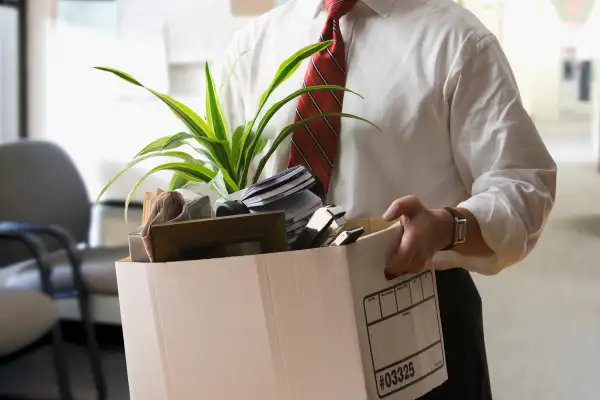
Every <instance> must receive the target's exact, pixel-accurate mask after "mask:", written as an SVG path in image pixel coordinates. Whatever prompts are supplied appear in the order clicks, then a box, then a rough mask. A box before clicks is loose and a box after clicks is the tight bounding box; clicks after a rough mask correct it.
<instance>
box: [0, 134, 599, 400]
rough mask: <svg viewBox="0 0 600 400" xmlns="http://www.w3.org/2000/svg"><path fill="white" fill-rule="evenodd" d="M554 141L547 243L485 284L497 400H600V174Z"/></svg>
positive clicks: (31, 361)
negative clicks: (555, 173) (556, 165)
mask: <svg viewBox="0 0 600 400" xmlns="http://www.w3.org/2000/svg"><path fill="white" fill-rule="evenodd" d="M547 139H548V140H547V143H549V146H548V147H549V148H550V150H551V151H552V153H553V154H554V155H555V157H556V158H557V160H558V161H559V162H560V164H561V167H560V173H559V185H558V188H559V190H558V196H557V202H556V206H555V209H554V212H553V215H552V218H551V220H550V221H549V223H548V225H547V228H546V231H545V233H544V235H543V237H542V239H541V240H540V242H539V244H538V246H537V248H536V249H535V250H534V251H533V253H532V254H531V255H530V256H529V257H528V258H527V259H526V260H525V261H524V262H522V263H521V264H519V265H516V266H514V267H512V268H510V269H508V270H506V271H505V272H503V273H502V274H500V275H498V276H495V277H480V276H477V277H476V283H477V285H478V287H479V288H480V291H481V296H482V298H483V301H484V312H485V324H486V334H487V339H486V340H487V346H488V357H489V364H490V370H491V376H492V384H493V389H494V393H495V397H494V398H495V399H496V400H521V399H523V400H537V399H540V400H541V399H543V400H559V399H560V400H563V399H570V400H571V399H572V400H595V399H598V393H600V380H599V379H598V371H600V346H599V345H598V343H599V340H600V290H599V289H598V285H599V282H600V174H598V173H596V172H595V167H594V166H592V165H591V164H590V163H589V161H590V160H588V159H586V157H585V156H582V155H581V152H580V151H579V150H574V151H572V150H569V149H580V150H581V149H582V148H585V147H586V146H588V147H589V144H587V145H586V138H585V135H581V134H574V135H573V136H571V139H572V140H570V141H569V140H567V141H565V140H564V138H563V137H560V135H556V134H552V135H548V138H547ZM561 143H562V144H561ZM582 146H583V147H582ZM68 353H69V363H70V366H71V368H72V371H73V377H72V379H73V383H74V386H75V387H76V397H77V399H86V400H87V399H94V394H93V391H92V390H91V389H90V383H89V377H88V374H87V370H86V366H87V364H85V359H84V354H83V352H82V350H81V349H80V348H79V347H77V346H75V345H72V346H70V347H69V351H68ZM49 365H50V358H49V353H48V352H47V351H45V350H40V351H38V352H37V353H36V354H33V355H31V356H29V357H27V358H25V359H22V360H20V361H19V362H17V363H15V364H13V365H11V366H10V368H1V369H0V389H1V390H0V391H5V390H11V389H15V390H16V389H17V388H27V391H28V392H35V393H38V394H40V395H42V394H43V395H46V396H49V395H51V394H52V387H51V385H52V382H53V381H52V374H51V372H52V371H51V370H50V369H49ZM104 366H105V369H106V371H107V373H108V376H109V386H110V399H111V400H125V399H127V398H128V392H127V383H126V368H125V360H124V356H123V354H122V352H119V351H117V350H114V349H113V350H105V351H104Z"/></svg>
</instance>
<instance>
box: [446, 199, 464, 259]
mask: <svg viewBox="0 0 600 400" xmlns="http://www.w3.org/2000/svg"><path fill="white" fill-rule="evenodd" d="M444 210H446V211H448V212H449V213H450V215H452V218H453V220H454V228H453V231H452V243H450V244H449V245H448V246H446V247H445V248H443V249H442V251H448V250H452V249H454V248H455V247H456V246H458V245H459V244H461V243H464V242H465V240H466V238H467V237H466V236H467V218H466V217H465V216H464V215H463V214H462V213H461V212H459V211H458V210H457V209H455V208H452V207H444Z"/></svg>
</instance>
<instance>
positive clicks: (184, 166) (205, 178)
mask: <svg viewBox="0 0 600 400" xmlns="http://www.w3.org/2000/svg"><path fill="white" fill-rule="evenodd" d="M167 170H168V171H174V172H178V173H179V174H181V175H182V176H183V177H185V178H187V179H188V180H192V181H195V182H207V183H208V182H210V181H211V180H213V178H214V177H215V175H216V172H215V171H212V170H210V169H208V168H206V167H205V166H203V165H200V164H196V163H191V162H179V163H166V164H162V165H159V166H157V167H154V168H152V169H151V170H150V171H148V172H147V173H146V174H144V176H142V177H141V178H140V179H139V180H138V181H137V183H136V184H135V186H134V187H133V188H132V189H131V191H130V192H129V194H128V195H127V199H126V200H125V219H126V220H127V210H128V208H129V203H131V199H132V198H133V196H135V193H136V192H137V190H138V189H139V187H140V185H141V184H142V183H144V181H145V180H146V179H147V178H148V177H149V176H150V175H152V174H155V173H157V172H159V171H167Z"/></svg>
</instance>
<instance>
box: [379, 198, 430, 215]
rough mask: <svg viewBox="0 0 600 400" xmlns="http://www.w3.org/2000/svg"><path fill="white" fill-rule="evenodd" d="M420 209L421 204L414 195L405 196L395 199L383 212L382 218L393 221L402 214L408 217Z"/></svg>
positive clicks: (421, 207) (417, 212)
mask: <svg viewBox="0 0 600 400" xmlns="http://www.w3.org/2000/svg"><path fill="white" fill-rule="evenodd" d="M422 209H423V206H422V205H421V202H420V201H419V199H417V198H416V197H415V196H405V197H401V198H399V199H397V200H395V201H394V202H393V203H392V204H391V205H390V206H389V208H388V209H387V211H386V212H385V213H383V218H384V219H385V220H388V221H393V220H395V219H398V218H400V217H401V216H403V215H404V216H406V217H408V218H413V217H415V216H416V215H417V214H419V213H420V212H421V211H422Z"/></svg>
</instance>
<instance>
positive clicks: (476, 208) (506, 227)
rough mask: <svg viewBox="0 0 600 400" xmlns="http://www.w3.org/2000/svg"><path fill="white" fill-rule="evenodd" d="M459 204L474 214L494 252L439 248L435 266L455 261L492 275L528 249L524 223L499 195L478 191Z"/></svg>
mask: <svg viewBox="0 0 600 400" xmlns="http://www.w3.org/2000/svg"><path fill="white" fill-rule="evenodd" d="M458 208H464V209H467V210H469V211H470V212H471V214H473V216H474V217H475V219H476V220H477V222H478V223H479V227H480V229H481V235H482V236H483V240H484V241H485V243H486V244H487V245H488V247H489V248H490V249H491V250H492V251H493V252H494V254H493V255H491V256H486V257H482V256H466V255H463V254H460V253H457V252H454V251H447V252H441V253H438V255H436V257H434V266H435V267H436V268H440V269H446V268H451V265H454V266H455V267H462V268H464V269H467V270H470V271H473V272H478V273H481V274H483V275H495V274H497V273H499V272H500V271H502V270H503V269H504V268H506V267H508V266H510V265H512V264H514V263H516V262H518V261H520V260H521V259H522V258H523V256H524V255H525V254H526V253H527V248H528V234H527V230H526V228H525V225H524V224H523V222H522V221H521V218H520V217H519V215H518V214H517V213H516V212H514V211H513V210H512V208H511V206H510V205H509V204H508V202H507V201H506V200H505V199H504V198H503V197H502V196H498V195H497V194H492V193H486V192H484V193H480V194H477V195H475V196H473V197H471V198H470V199H468V200H466V201H463V202H462V203H460V204H459V205H458ZM467 240H468V238H467Z"/></svg>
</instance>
